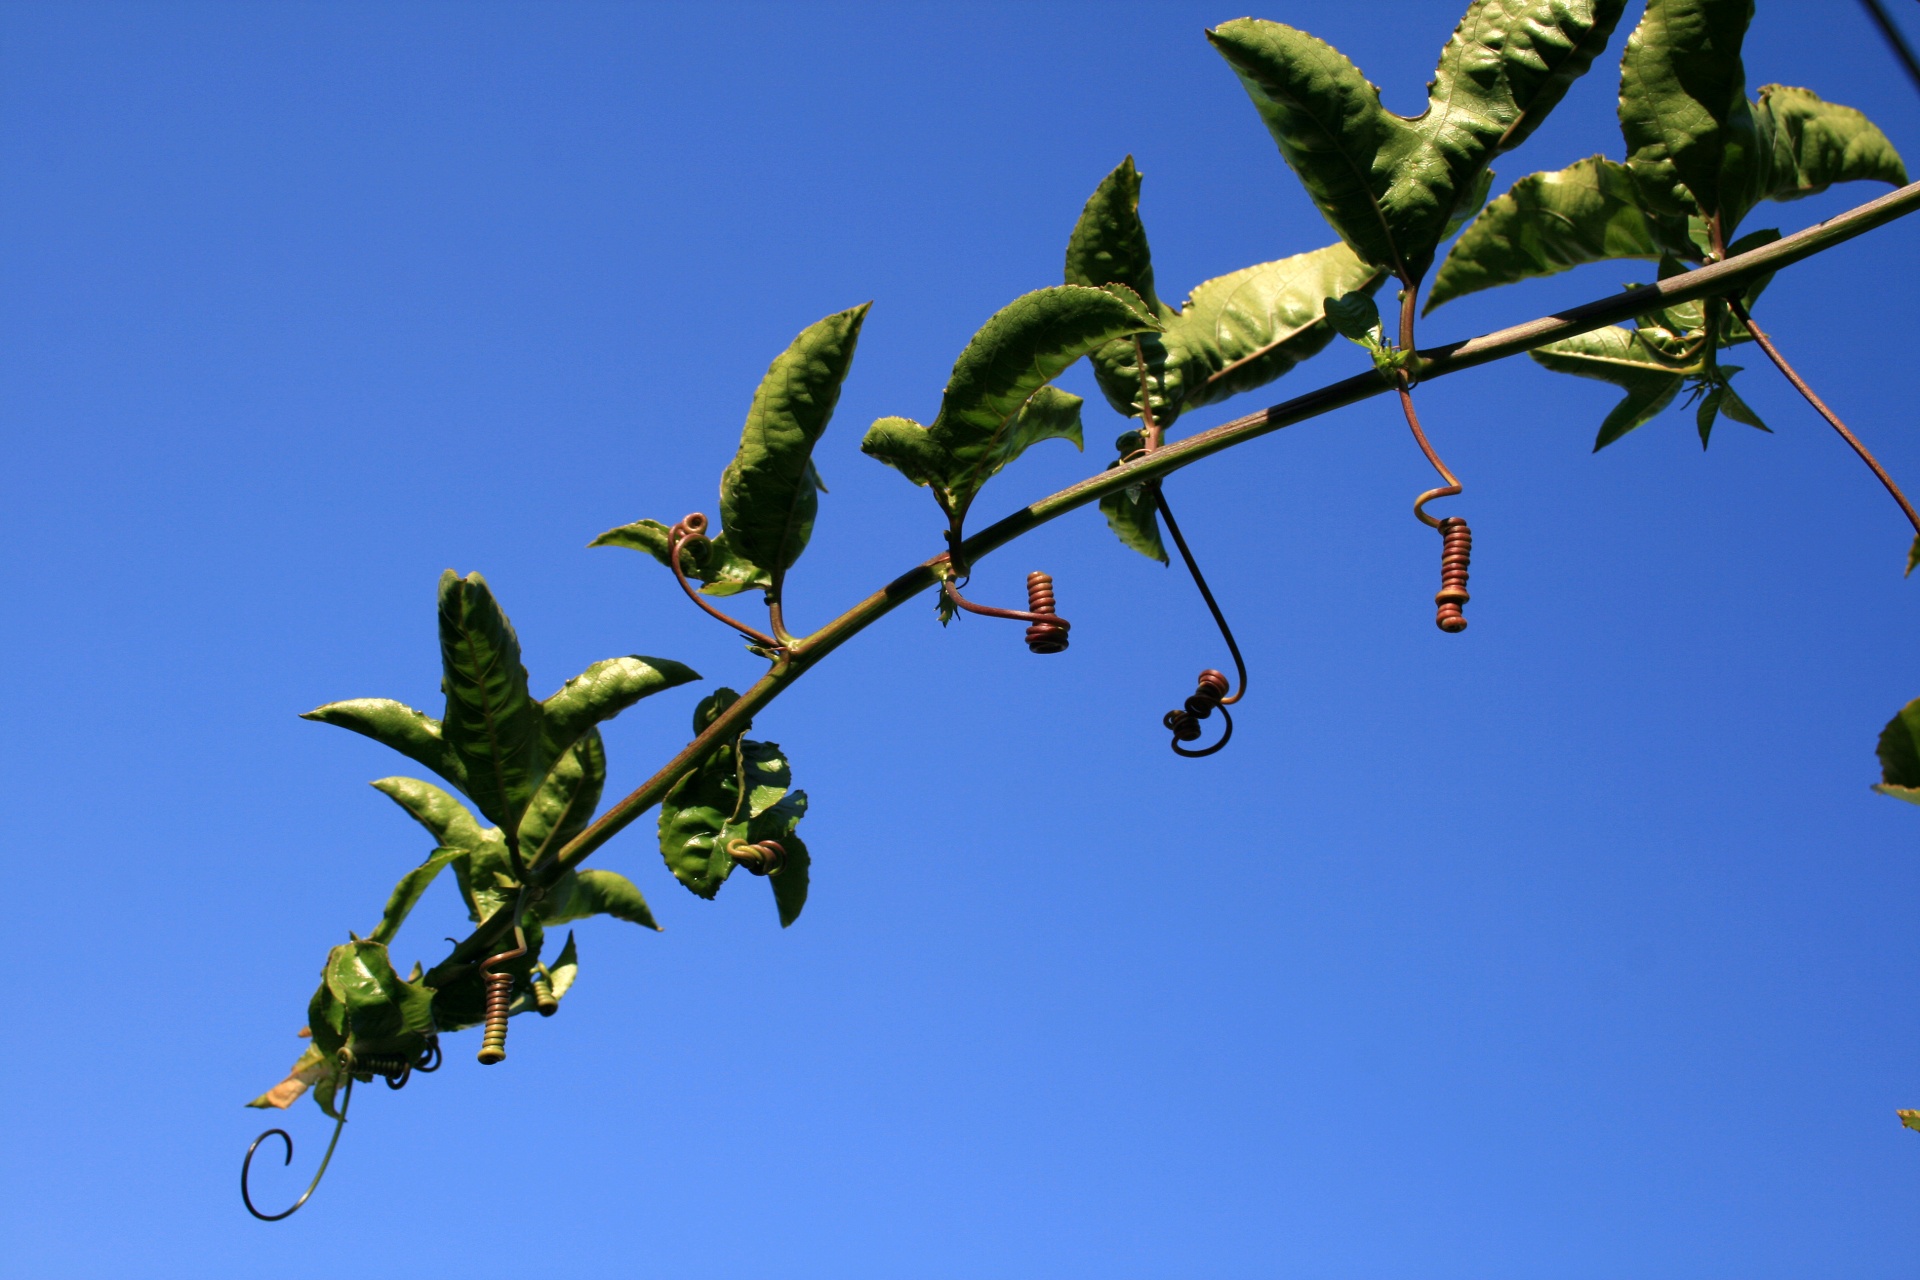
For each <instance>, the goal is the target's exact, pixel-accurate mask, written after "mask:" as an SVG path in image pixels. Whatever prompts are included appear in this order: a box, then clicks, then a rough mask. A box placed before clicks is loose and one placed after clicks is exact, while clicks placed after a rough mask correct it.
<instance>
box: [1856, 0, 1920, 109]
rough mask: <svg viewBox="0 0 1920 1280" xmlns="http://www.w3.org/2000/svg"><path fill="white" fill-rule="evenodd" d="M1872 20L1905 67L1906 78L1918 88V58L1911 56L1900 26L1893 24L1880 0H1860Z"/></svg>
mask: <svg viewBox="0 0 1920 1280" xmlns="http://www.w3.org/2000/svg"><path fill="white" fill-rule="evenodd" d="M1860 3H1861V4H1862V5H1863V6H1865V7H1866V10H1867V12H1868V13H1869V14H1871V15H1873V21H1874V24H1875V25H1876V26H1878V27H1879V28H1880V34H1881V35H1882V36H1885V37H1886V41H1887V47H1888V48H1890V49H1892V50H1893V56H1894V57H1895V58H1897V59H1899V61H1900V65H1901V66H1903V67H1905V68H1906V69H1907V79H1909V80H1911V81H1913V87H1914V88H1916V89H1920V59H1917V58H1915V57H1914V56H1913V48H1912V47H1911V46H1910V45H1908V44H1907V38H1906V37H1905V36H1903V35H1901V34H1900V28H1898V27H1896V26H1894V25H1893V15H1892V14H1890V13H1888V12H1887V11H1886V9H1884V8H1883V7H1881V4H1880V0H1860Z"/></svg>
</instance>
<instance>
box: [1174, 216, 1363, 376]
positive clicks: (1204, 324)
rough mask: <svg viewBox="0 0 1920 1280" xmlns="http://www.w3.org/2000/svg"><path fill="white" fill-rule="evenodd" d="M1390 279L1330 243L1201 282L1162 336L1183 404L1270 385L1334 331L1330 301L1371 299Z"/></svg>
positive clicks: (1312, 353) (1315, 350)
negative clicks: (1328, 313)
mask: <svg viewBox="0 0 1920 1280" xmlns="http://www.w3.org/2000/svg"><path fill="white" fill-rule="evenodd" d="M1385 278H1386V275H1385V273H1384V272H1383V271H1381V270H1379V269H1377V268H1375V267H1371V266H1368V265H1367V264H1366V263H1364V262H1362V261H1360V259H1359V258H1358V257H1356V256H1355V255H1354V252H1353V250H1351V249H1349V248H1347V246H1346V245H1344V244H1330V245H1327V246H1326V247H1324V248H1321V249H1315V250H1313V251H1311V252H1309V253H1298V254H1295V255H1294V256H1292V257H1291V258H1281V259H1279V260H1278V261H1275V262H1262V263H1259V264H1257V265H1255V266H1251V267H1244V268H1242V269H1241V270H1239V271H1234V272H1230V273H1228V274H1227V275H1224V276H1218V277H1216V278H1214V279H1212V280H1208V281H1206V282H1205V283H1203V284H1201V285H1199V286H1197V287H1196V288H1195V289H1194V291H1193V293H1192V294H1191V295H1189V296H1188V298H1187V301H1186V304H1185V305H1184V306H1182V307H1181V308H1180V314H1179V317H1178V318H1177V319H1175V320H1174V321H1172V322H1170V323H1169V324H1168V326H1167V331H1166V333H1165V335H1164V336H1163V341H1164V342H1165V343H1166V346H1167V350H1168V353H1169V355H1168V363H1169V365H1170V366H1171V367H1173V368H1177V370H1178V372H1179V377H1178V387H1177V389H1178V391H1179V396H1180V407H1181V409H1182V410H1183V411H1184V410H1187V409H1196V408H1199V407H1200V406H1202V405H1209V404H1215V403H1217V402H1219V401H1221V400H1225V399H1226V398H1228V397H1229V396H1235V395H1239V394H1240V393H1241V392H1243V391H1251V390H1253V389H1254V388H1256V387H1262V386H1265V385H1266V384H1267V383H1269V382H1272V381H1273V380H1274V379H1276V378H1279V377H1281V376H1282V375H1283V374H1286V373H1287V372H1289V371H1290V370H1291V369H1292V368H1293V367H1294V366H1295V365H1297V364H1299V363H1300V362H1301V361H1303V360H1307V359H1309V358H1311V357H1313V356H1316V355H1318V354H1319V353H1320V352H1321V351H1322V350H1324V349H1325V348H1326V345H1327V344H1328V343H1329V342H1331V341H1333V335H1334V331H1333V328H1332V327H1331V326H1330V325H1329V324H1328V323H1327V317H1326V314H1325V312H1324V310H1323V308H1324V306H1325V305H1326V300H1327V299H1328V298H1330V297H1336V298H1337V297H1343V296H1345V297H1363V298H1364V297H1367V295H1368V294H1371V293H1372V292H1373V291H1374V290H1375V289H1377V288H1379V286H1380V282H1381V281H1382V280H1384V279H1385ZM1369 301H1370V299H1369Z"/></svg>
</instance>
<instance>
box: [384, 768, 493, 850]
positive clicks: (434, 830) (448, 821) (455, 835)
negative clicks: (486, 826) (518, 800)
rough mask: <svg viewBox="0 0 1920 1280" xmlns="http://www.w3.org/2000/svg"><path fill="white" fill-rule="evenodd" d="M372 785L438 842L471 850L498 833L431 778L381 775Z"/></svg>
mask: <svg viewBox="0 0 1920 1280" xmlns="http://www.w3.org/2000/svg"><path fill="white" fill-rule="evenodd" d="M371 785H372V786H373V788H374V790H376V791H378V792H380V793H381V794H382V795H385V796H387V797H389V798H391V799H392V800H393V802H394V803H395V804H397V805H399V806H400V807H401V808H402V809H405V810H406V811H407V812H408V813H409V814H411V815H412V816H413V818H414V820H415V821H416V822H418V823H419V824H420V825H421V826H423V827H425V828H426V829H427V830H428V832H429V833H431V834H432V836H433V838H434V840H435V841H436V842H437V843H439V844H441V845H445V846H448V847H451V848H457V849H463V850H466V851H468V852H472V851H473V850H475V849H478V848H479V847H480V846H481V845H483V844H485V843H486V842H487V840H488V839H489V838H495V837H497V836H498V834H499V833H498V832H497V831H495V832H491V833H489V832H487V831H484V830H482V828H481V826H480V824H479V823H478V822H476V821H474V817H473V814H472V813H471V812H469V811H468V809H467V806H465V805H463V804H461V803H460V802H459V801H458V800H456V799H454V798H453V797H452V796H450V795H448V794H447V793H446V792H444V791H442V790H441V789H440V788H438V787H436V786H434V785H433V784H432V783H431V782H422V781H420V780H419V779H418V778H381V779H379V780H378V781H376V782H374V783H373V784H371Z"/></svg>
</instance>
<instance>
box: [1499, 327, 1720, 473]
mask: <svg viewBox="0 0 1920 1280" xmlns="http://www.w3.org/2000/svg"><path fill="white" fill-rule="evenodd" d="M1531 354H1532V356H1533V358H1534V359H1535V360H1537V361H1539V362H1540V363H1541V364H1543V365H1545V366H1546V367H1547V368H1549V369H1552V370H1553V371H1554V372H1556V373H1571V374H1575V375H1577V376H1579V377H1582V378H1597V379H1599V380H1600V381H1602V382H1610V383H1612V384H1613V385H1615V386H1617V387H1619V388H1621V389H1622V390H1624V391H1625V392H1626V397H1625V399H1623V400H1621V401H1620V403H1619V404H1618V405H1616V406H1615V407H1614V409H1613V411H1612V412H1611V413H1609V414H1607V417H1606V420H1605V421H1604V422H1603V423H1601V425H1600V434H1599V435H1598V436H1597V437H1596V438H1595V440H1594V442H1593V448H1594V452H1596V453H1597V452H1599V451H1600V450H1602V449H1604V448H1606V447H1607V446H1608V445H1610V444H1612V443H1613V442H1614V441H1616V440H1618V439H1619V438H1620V437H1621V436H1623V435H1625V434H1627V432H1629V431H1632V430H1633V429H1634V428H1635V427H1639V426H1643V425H1645V424H1646V423H1648V422H1650V421H1652V420H1653V418H1654V415H1656V414H1658V413H1659V412H1660V411H1661V410H1662V409H1664V408H1666V407H1667V406H1668V405H1669V404H1671V403H1673V398H1674V396H1676V395H1678V394H1679V392H1680V388H1681V385H1682V384H1683V383H1684V382H1685V381H1686V378H1685V374H1686V373H1687V371H1688V370H1689V368H1690V367H1691V366H1686V365H1682V366H1680V367H1678V368H1676V367H1675V365H1674V363H1673V362H1672V361H1670V360H1669V359H1667V358H1665V357H1663V356H1662V355H1660V354H1658V353H1657V352H1656V351H1655V350H1653V349H1652V348H1651V347H1650V346H1649V344H1648V343H1647V342H1646V341H1645V340H1643V338H1642V337H1641V335H1640V334H1637V333H1635V332H1634V331H1633V330H1631V329H1622V328H1619V327H1618V326H1613V327H1609V328H1605V329H1595V330H1593V331H1592V332H1590V333H1583V334H1580V335H1578V336H1576V337H1572V338H1566V339H1563V340H1561V341H1559V342H1550V343H1548V344H1547V345H1545V346H1543V347H1539V348H1536V349H1535V350H1534V351H1533V352H1532V353H1531Z"/></svg>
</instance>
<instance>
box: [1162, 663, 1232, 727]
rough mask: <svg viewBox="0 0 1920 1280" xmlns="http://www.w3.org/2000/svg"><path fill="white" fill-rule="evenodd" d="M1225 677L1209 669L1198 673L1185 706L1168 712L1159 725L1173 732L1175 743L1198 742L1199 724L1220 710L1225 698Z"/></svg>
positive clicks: (1226, 686)
mask: <svg viewBox="0 0 1920 1280" xmlns="http://www.w3.org/2000/svg"><path fill="white" fill-rule="evenodd" d="M1227 688H1228V685H1227V677H1226V676H1225V675H1224V674H1222V673H1221V672H1218V671H1215V670H1213V669H1212V668H1211V667H1209V668H1208V669H1207V670H1205V671H1202V672H1201V673H1200V679H1199V681H1198V682H1197V686H1196V687H1195V689H1194V691H1193V696H1192V697H1190V698H1188V699H1187V704H1186V706H1184V707H1182V708H1179V709H1177V710H1174V711H1169V712H1167V714H1166V715H1165V716H1164V717H1163V718H1162V719H1161V721H1160V723H1162V724H1164V725H1166V727H1167V728H1168V729H1171V730H1172V731H1173V740H1174V741H1175V742H1198V741H1199V740H1200V722H1201V721H1202V720H1205V719H1206V718H1207V717H1208V716H1210V715H1212V714H1213V713H1214V712H1215V711H1218V710H1219V709H1220V704H1221V702H1222V701H1224V700H1225V698H1226V696H1227Z"/></svg>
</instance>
